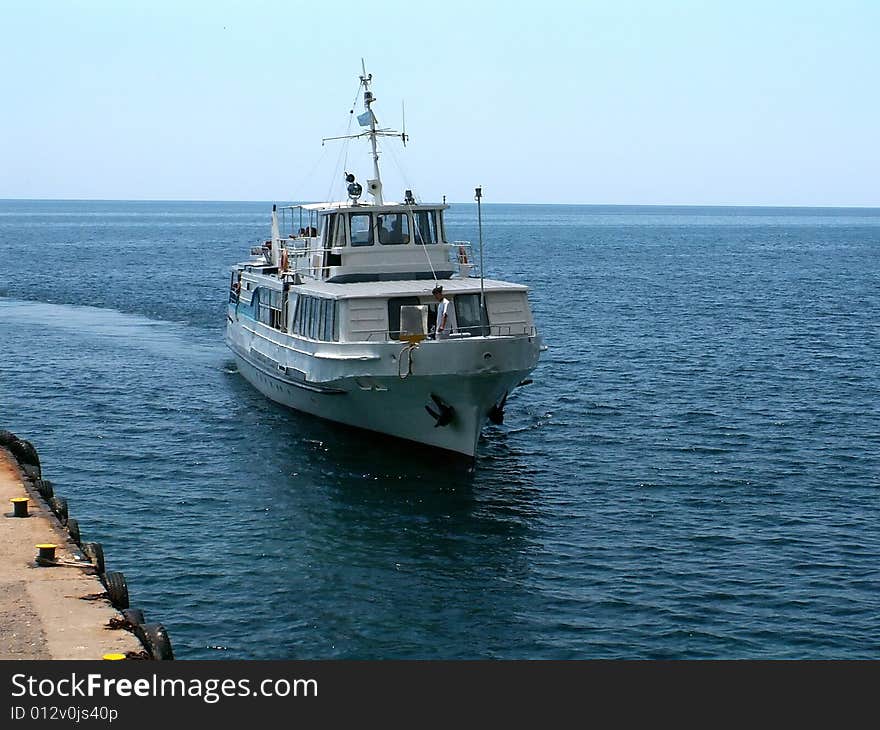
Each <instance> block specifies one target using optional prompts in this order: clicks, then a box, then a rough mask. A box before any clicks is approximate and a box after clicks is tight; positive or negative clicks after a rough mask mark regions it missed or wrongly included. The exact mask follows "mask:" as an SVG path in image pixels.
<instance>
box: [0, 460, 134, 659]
mask: <svg viewBox="0 0 880 730" xmlns="http://www.w3.org/2000/svg"><path fill="white" fill-rule="evenodd" d="M15 497H28V498H29V503H28V512H29V516H28V517H26V518H21V517H14V516H13V514H14V510H13V503H12V502H11V500H12V499H13V498H15ZM41 543H54V544H56V545H57V546H58V548H57V550H56V559H57V561H58V562H59V563H65V564H64V565H53V566H38V565H37V563H36V560H35V559H36V556H37V552H38V550H37V547H36V545H38V544H41ZM67 563H77V565H66V564H67ZM104 592H105V589H104V585H103V584H102V583H101V581H100V579H99V578H98V576H97V575H96V574H95V570H94V568H92V567H91V563H90V562H89V561H88V560H85V559H84V558H83V556H82V554H81V553H80V552H79V550H78V549H77V547H76V545H75V544H74V543H73V542H72V540H71V539H70V536H69V535H68V533H67V531H66V530H65V529H64V528H63V527H62V526H61V524H60V523H59V522H58V519H57V518H56V517H55V515H54V514H53V513H52V511H51V510H50V509H49V508H48V506H47V505H46V504H45V503H44V502H43V500H42V498H41V497H40V496H39V494H37V493H36V491H35V490H33V489H32V488H31V487H29V486H26V484H25V480H24V478H23V475H22V472H21V469H20V467H19V464H18V462H17V461H16V459H15V458H14V457H13V456H12V454H10V453H9V452H8V451H7V450H6V449H4V448H2V447H0V659H101V658H102V657H103V656H104V655H105V654H111V653H118V654H128V653H129V652H132V653H140V652H142V650H143V646H142V645H141V642H140V641H139V640H138V639H137V638H136V637H135V636H134V635H133V634H132V633H130V632H128V631H125V630H122V629H110V628H108V623H109V622H110V619H112V618H117V619H118V618H120V613H119V611H117V610H116V609H115V608H113V606H112V605H111V604H110V601H109V600H108V599H107V598H97V599H94V598H93V597H94V596H95V595H97V594H102V593H104ZM86 597H92V598H91V599H89V598H86Z"/></svg>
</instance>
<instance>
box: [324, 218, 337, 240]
mask: <svg viewBox="0 0 880 730" xmlns="http://www.w3.org/2000/svg"><path fill="white" fill-rule="evenodd" d="M336 217H337V215H336V213H330V214H328V215H325V216H324V248H330V247H331V246H333V242H334V241H335V240H336Z"/></svg>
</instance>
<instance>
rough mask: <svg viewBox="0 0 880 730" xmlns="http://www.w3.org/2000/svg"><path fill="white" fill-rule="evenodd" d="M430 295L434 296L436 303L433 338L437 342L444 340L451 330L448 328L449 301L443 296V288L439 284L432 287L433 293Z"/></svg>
mask: <svg viewBox="0 0 880 730" xmlns="http://www.w3.org/2000/svg"><path fill="white" fill-rule="evenodd" d="M431 293H432V294H433V295H434V299H436V300H437V302H438V304H437V325H436V327H435V329H434V332H435V335H434V336H435V338H436V339H438V340H445V339H446V338H447V337H449V333H450V331H451V329H452V328H451V327H450V326H449V300H448V299H447V298H446V297H444V296H443V287H442V286H440V285H439V284H438V285H437V286H435V287H434V291H432V292H431Z"/></svg>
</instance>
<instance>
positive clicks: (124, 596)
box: [101, 570, 129, 610]
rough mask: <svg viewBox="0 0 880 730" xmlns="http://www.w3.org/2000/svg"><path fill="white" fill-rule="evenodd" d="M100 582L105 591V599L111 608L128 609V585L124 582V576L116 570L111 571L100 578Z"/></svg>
mask: <svg viewBox="0 0 880 730" xmlns="http://www.w3.org/2000/svg"><path fill="white" fill-rule="evenodd" d="M101 582H102V583H103V584H104V587H105V588H106V589H107V597H108V598H109V599H110V603H112V604H113V608H118V609H120V610H121V609H123V608H128V606H129V603H128V585H127V584H126V582H125V576H124V575H123V574H122V573H120V572H119V571H118V570H111V571H108V572H107V573H104V575H102V576H101Z"/></svg>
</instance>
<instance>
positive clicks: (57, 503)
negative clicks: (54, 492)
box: [49, 497, 68, 525]
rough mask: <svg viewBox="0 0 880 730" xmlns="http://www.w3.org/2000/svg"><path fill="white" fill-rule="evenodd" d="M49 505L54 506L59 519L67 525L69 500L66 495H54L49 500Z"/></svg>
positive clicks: (53, 508) (53, 509)
mask: <svg viewBox="0 0 880 730" xmlns="http://www.w3.org/2000/svg"><path fill="white" fill-rule="evenodd" d="M49 506H50V507H51V508H52V511H53V512H54V513H55V516H56V517H57V518H58V521H59V522H60V523H61V524H62V525H66V524H67V517H68V512H67V500H66V499H65V498H64V497H52V499H50V500H49Z"/></svg>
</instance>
